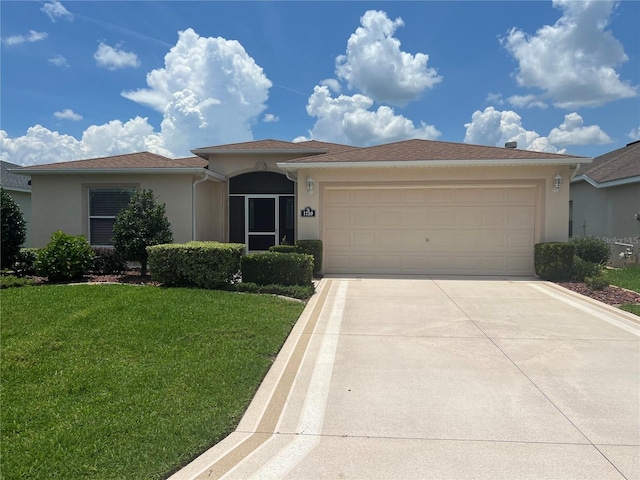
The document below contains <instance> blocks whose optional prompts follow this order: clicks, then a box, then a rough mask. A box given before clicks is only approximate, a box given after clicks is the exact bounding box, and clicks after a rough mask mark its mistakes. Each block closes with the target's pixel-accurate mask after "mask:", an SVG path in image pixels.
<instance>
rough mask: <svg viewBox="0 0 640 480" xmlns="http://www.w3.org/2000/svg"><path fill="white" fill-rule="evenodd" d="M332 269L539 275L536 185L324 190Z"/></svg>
mask: <svg viewBox="0 0 640 480" xmlns="http://www.w3.org/2000/svg"><path fill="white" fill-rule="evenodd" d="M323 213H324V215H323V217H324V219H323V230H324V231H323V241H324V246H325V266H324V269H325V272H326V273H370V274H387V273H401V274H402V273H407V274H412V273H417V274H456V275H532V274H533V247H534V243H535V219H536V189H535V187H455V188H454V187H448V188H442V187H440V188H438V187H419V188H410V187H403V188H350V189H349V188H330V187H327V188H325V190H324V208H323Z"/></svg>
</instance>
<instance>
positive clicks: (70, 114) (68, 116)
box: [53, 108, 82, 121]
mask: <svg viewBox="0 0 640 480" xmlns="http://www.w3.org/2000/svg"><path fill="white" fill-rule="evenodd" d="M53 115H54V116H55V117H56V118H60V119H64V120H73V121H78V120H82V115H80V114H78V113H76V112H74V111H73V110H71V109H70V108H65V109H64V110H62V111H60V112H54V113H53Z"/></svg>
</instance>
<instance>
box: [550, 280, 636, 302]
mask: <svg viewBox="0 0 640 480" xmlns="http://www.w3.org/2000/svg"><path fill="white" fill-rule="evenodd" d="M556 283H557V284H558V285H561V286H563V287H564V288H566V289H568V290H572V291H574V292H577V293H579V294H581V295H584V296H585V297H591V298H594V299H596V300H598V301H600V302H602V303H606V304H607V305H615V306H618V305H622V304H625V303H638V304H640V293H636V292H630V291H629V290H624V289H622V288H619V287H613V286H610V287H607V288H605V289H604V290H591V289H590V288H589V287H587V285H586V284H585V283H584V282H556Z"/></svg>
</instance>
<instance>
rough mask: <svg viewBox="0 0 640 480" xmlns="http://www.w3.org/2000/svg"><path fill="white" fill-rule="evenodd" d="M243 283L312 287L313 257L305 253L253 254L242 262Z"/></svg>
mask: <svg viewBox="0 0 640 480" xmlns="http://www.w3.org/2000/svg"><path fill="white" fill-rule="evenodd" d="M240 268H241V270H242V281H243V282H252V283H257V284H258V285H271V284H276V285H311V281H312V280H313V257H312V256H311V255H306V254H303V253H277V252H268V253H267V252H265V253H253V254H250V255H246V256H244V257H242V260H241V261H240Z"/></svg>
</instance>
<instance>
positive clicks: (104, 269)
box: [92, 247, 127, 275]
mask: <svg viewBox="0 0 640 480" xmlns="http://www.w3.org/2000/svg"><path fill="white" fill-rule="evenodd" d="M92 250H93V254H94V255H95V257H94V259H93V268H92V271H93V272H95V273H97V274H100V275H111V274H113V273H122V272H124V271H125V270H126V269H127V262H125V261H124V260H123V259H122V257H121V256H120V255H119V254H118V252H117V251H116V250H115V249H114V248H106V247H93V248H92Z"/></svg>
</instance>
